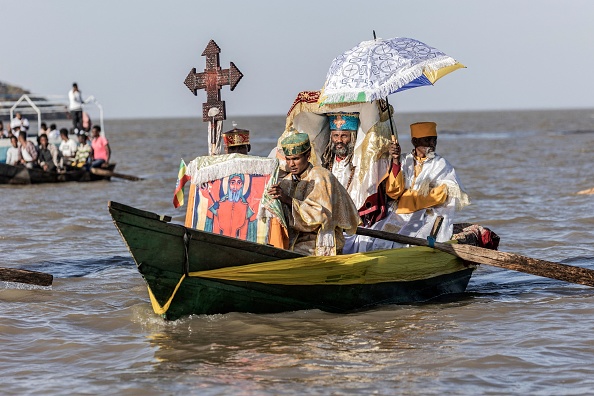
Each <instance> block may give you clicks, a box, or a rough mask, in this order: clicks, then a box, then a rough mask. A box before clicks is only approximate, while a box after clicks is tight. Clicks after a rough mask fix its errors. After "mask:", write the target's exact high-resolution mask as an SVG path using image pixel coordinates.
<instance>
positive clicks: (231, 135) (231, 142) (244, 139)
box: [223, 128, 250, 147]
mask: <svg viewBox="0 0 594 396" xmlns="http://www.w3.org/2000/svg"><path fill="white" fill-rule="evenodd" d="M223 139H224V140H225V146H227V147H233V146H243V145H244V144H250V131H248V130H247V129H238V128H233V129H232V130H230V131H227V132H225V133H223Z"/></svg>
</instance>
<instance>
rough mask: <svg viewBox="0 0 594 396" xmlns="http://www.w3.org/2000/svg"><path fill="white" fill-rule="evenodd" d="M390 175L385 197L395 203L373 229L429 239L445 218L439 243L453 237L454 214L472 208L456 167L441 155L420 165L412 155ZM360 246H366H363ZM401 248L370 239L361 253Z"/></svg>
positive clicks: (432, 157)
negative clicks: (437, 219) (434, 225)
mask: <svg viewBox="0 0 594 396" xmlns="http://www.w3.org/2000/svg"><path fill="white" fill-rule="evenodd" d="M394 173H395V172H394V171H390V172H389V175H388V180H387V183H386V193H387V194H388V196H389V197H390V198H393V199H395V200H396V201H394V203H393V205H392V206H391V207H390V210H389V211H388V215H387V216H386V218H385V219H383V220H382V221H380V222H378V223H377V224H376V225H374V226H373V227H372V228H373V229H378V230H381V231H386V232H392V233H398V234H401V235H408V236H412V237H417V238H426V237H427V236H429V234H430V233H431V229H432V227H433V224H434V223H435V220H436V218H437V216H443V222H442V225H441V228H440V230H439V232H438V234H437V236H436V241H437V242H445V241H447V240H449V239H450V238H451V236H452V231H453V224H454V214H455V212H456V211H458V210H460V209H462V208H464V207H465V206H467V205H469V204H470V200H469V198H468V195H467V194H466V192H465V191H464V188H463V187H462V184H461V183H460V180H459V179H458V176H457V175H456V171H455V170H454V167H453V166H452V165H451V164H450V163H449V162H448V161H446V160H445V159H444V158H443V157H441V156H440V155H438V154H434V153H432V154H431V155H430V156H429V157H427V158H426V159H424V161H420V160H418V159H417V158H415V157H414V156H413V154H412V153H409V154H407V155H405V156H404V159H403V160H402V161H401V168H400V171H399V172H398V173H397V174H396V175H395V174H394ZM361 245H364V244H363V243H362V244H361ZM397 246H401V245H400V244H397V243H394V242H389V241H383V240H380V239H375V240H373V239H367V244H366V246H359V251H366V250H376V249H388V248H393V247H397Z"/></svg>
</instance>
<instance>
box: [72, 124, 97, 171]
mask: <svg viewBox="0 0 594 396" xmlns="http://www.w3.org/2000/svg"><path fill="white" fill-rule="evenodd" d="M92 160H93V148H92V147H91V145H90V144H89V142H88V138H87V135H86V134H85V133H84V132H83V133H80V134H79V135H78V148H77V149H76V155H75V156H74V160H73V161H72V164H71V165H72V166H74V167H77V168H82V167H85V168H87V169H89V168H90V164H91V161H92Z"/></svg>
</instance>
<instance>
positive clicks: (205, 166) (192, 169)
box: [186, 154, 278, 184]
mask: <svg viewBox="0 0 594 396" xmlns="http://www.w3.org/2000/svg"><path fill="white" fill-rule="evenodd" d="M277 166H278V165H277V160H276V159H274V158H258V157H252V156H247V155H242V154H229V155H220V156H215V157H198V158H196V159H194V160H193V161H192V162H190V163H189V164H188V168H187V170H186V174H188V175H190V176H191V177H192V183H193V184H202V183H206V182H208V181H211V180H217V179H222V178H223V177H227V176H230V175H232V174H234V173H241V174H245V173H247V174H251V175H269V174H271V173H273V172H274V171H275V169H276V167H277Z"/></svg>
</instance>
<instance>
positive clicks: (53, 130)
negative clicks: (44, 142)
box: [47, 124, 60, 140]
mask: <svg viewBox="0 0 594 396" xmlns="http://www.w3.org/2000/svg"><path fill="white" fill-rule="evenodd" d="M49 129H50V131H49V133H48V134H47V137H48V138H49V139H50V140H57V139H59V138H60V131H58V127H57V126H56V124H51V125H50V128H49Z"/></svg>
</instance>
